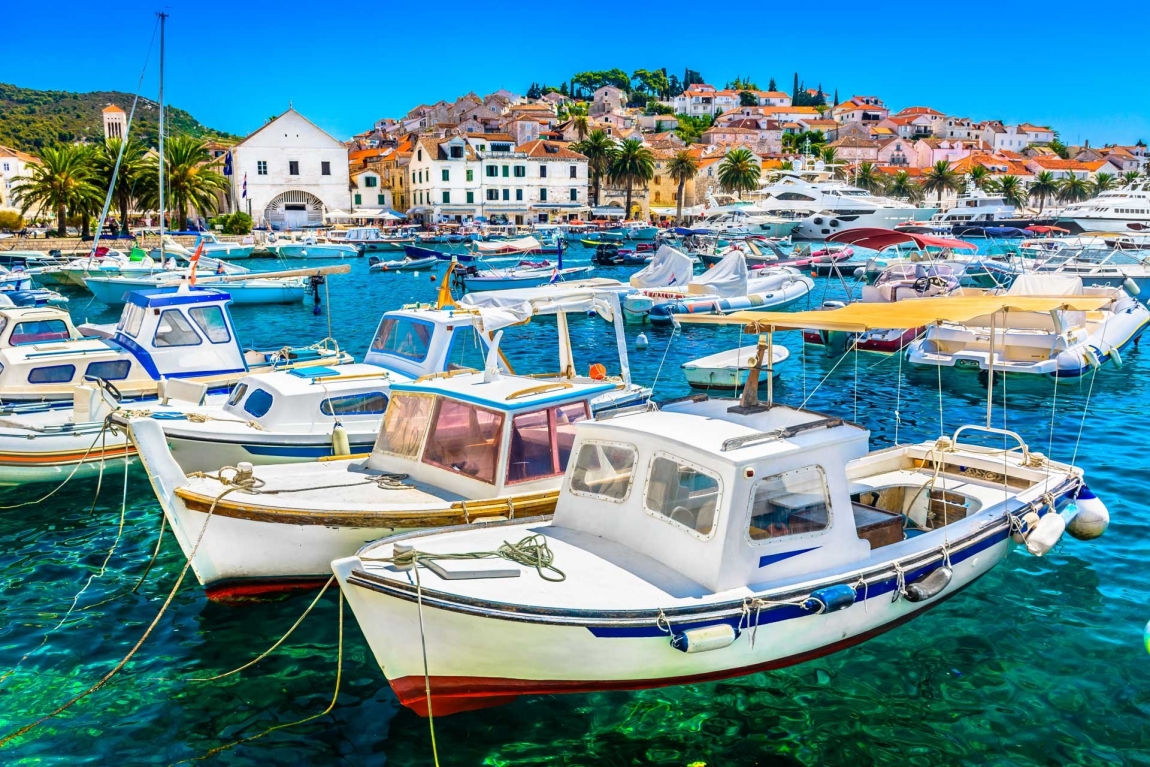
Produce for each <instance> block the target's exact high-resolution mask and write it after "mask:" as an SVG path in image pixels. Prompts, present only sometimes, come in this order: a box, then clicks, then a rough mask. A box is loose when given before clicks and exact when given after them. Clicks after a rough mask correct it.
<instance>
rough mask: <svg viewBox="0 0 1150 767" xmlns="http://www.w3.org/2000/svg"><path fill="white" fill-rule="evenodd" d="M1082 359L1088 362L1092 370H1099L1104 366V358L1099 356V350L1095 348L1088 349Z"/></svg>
mask: <svg viewBox="0 0 1150 767" xmlns="http://www.w3.org/2000/svg"><path fill="white" fill-rule="evenodd" d="M1059 356H1062V355H1059ZM1082 358H1083V359H1084V360H1085V361H1086V364H1087V365H1089V366H1090V367H1092V368H1098V367H1101V366H1102V358H1101V357H1099V356H1098V350H1097V349H1095V348H1094V347H1093V346H1087V347H1086V350H1085V351H1084V352H1082Z"/></svg>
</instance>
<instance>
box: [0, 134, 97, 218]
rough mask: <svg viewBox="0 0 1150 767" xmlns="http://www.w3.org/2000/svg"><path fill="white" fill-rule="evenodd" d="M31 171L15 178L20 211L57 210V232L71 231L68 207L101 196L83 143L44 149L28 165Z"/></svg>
mask: <svg viewBox="0 0 1150 767" xmlns="http://www.w3.org/2000/svg"><path fill="white" fill-rule="evenodd" d="M27 172H28V175H27V176H26V177H24V178H21V179H19V180H18V181H16V183H15V184H13V186H12V193H13V195H14V196H15V197H16V199H18V200H19V201H20V205H21V215H23V214H26V213H27V212H28V211H29V210H30V209H31V208H33V207H37V208H46V209H49V210H53V209H54V210H55V212H56V232H57V234H58V235H59V236H60V237H65V236H67V234H68V211H69V210H70V209H78V208H80V207H83V206H84V204H85V200H86V199H89V198H94V197H98V196H99V190H98V189H97V188H96V187H95V185H94V184H92V169H91V166H90V165H89V164H88V155H87V153H86V152H85V151H84V150H83V148H82V147H78V146H62V147H59V148H56V149H51V148H49V149H45V150H44V151H43V152H42V154H41V156H40V162H39V163H32V164H29V165H28V171H27Z"/></svg>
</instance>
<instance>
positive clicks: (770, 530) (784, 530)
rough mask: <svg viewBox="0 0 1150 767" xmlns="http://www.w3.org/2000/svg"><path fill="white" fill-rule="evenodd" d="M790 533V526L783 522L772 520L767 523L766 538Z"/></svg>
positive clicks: (779, 536) (780, 536)
mask: <svg viewBox="0 0 1150 767" xmlns="http://www.w3.org/2000/svg"><path fill="white" fill-rule="evenodd" d="M790 534H791V528H789V527H787V525H786V524H785V523H783V522H772V523H771V524H769V525H767V537H768V538H782V537H783V536H786V535H790Z"/></svg>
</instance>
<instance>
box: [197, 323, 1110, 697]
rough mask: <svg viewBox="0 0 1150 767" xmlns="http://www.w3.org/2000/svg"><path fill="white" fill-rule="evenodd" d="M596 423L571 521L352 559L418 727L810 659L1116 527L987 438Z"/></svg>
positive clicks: (576, 470) (748, 406)
mask: <svg viewBox="0 0 1150 767" xmlns="http://www.w3.org/2000/svg"><path fill="white" fill-rule="evenodd" d="M808 314H818V313H817V312H812V313H808ZM786 316H787V315H786V314H782V313H772V314H771V315H770V317H768V318H767V322H768V323H770V322H775V321H779V318H785V317H786ZM752 317H753V314H751V313H742V314H741V315H740V317H738V318H736V320H737V321H739V322H740V324H741V323H743V322H746V323H749V324H750V325H757V323H756V322H755V321H754V320H753V319H751V318H752ZM725 319H726V320H728V321H729V320H730V319H731V318H725ZM761 348H762V344H760V349H761ZM759 354H760V355H761V354H762V352H761V351H760V352H759ZM759 359H760V360H761V359H762V357H761V356H760V357H759ZM746 391H748V392H750V391H752V387H750V386H748V387H747V388H746ZM574 431H575V434H574V440H573V444H572V446H571V456H572V459H571V461H570V462H569V464H568V467H567V474H566V476H565V478H564V480H563V482H562V485H561V488H560V491H559V494H558V499H557V502H556V506H555V513H554V516H553V518H552V519H551V520H546V519H540V518H536V519H516V520H501V521H493V522H489V523H486V524H483V525H476V524H457V525H455V526H452V527H447V528H443V529H439V530H425V531H411V532H404V533H396V534H393V535H391V536H388V537H386V538H382V539H381V540H378V541H376V542H374V543H370V544H367V545H366V546H364V547H362V548H361V549H360V550H359V551H358V552H357V553H356V554H355V555H353V556H349V557H346V558H342V559H339V560H337V561H335V562H333V563H332V569H333V570H334V572H335V575H336V578H337V579H338V581H339V585H340V588H341V589H342V591H343V594H344V596H345V598H346V599H347V600H348V604H349V606H350V607H351V609H352V612H353V613H354V614H355V617H356V621H357V623H358V624H359V627H360V629H361V630H362V631H363V634H364V637H365V638H366V639H367V642H368V646H369V647H370V648H371V651H372V653H373V655H374V656H375V659H376V661H377V662H378V664H379V666H380V668H381V669H382V671H383V673H384V676H385V677H386V678H387V680H388V682H389V683H390V685H391V687H392V690H393V691H394V692H395V694H396V696H397V698H398V699H399V702H400V703H401V704H403V705H404V706H406V707H408V708H410V709H412V710H413V711H414V712H415V713H417V714H419V715H423V716H432V715H434V716H435V717H441V716H446V715H450V714H454V713H457V712H461V711H468V710H475V709H481V708H486V707H490V706H496V705H500V704H504V703H508V702H510V701H512V700H515V699H516V698H518V697H520V696H535V695H554V694H562V693H592V692H606V691H616V690H637V689H648V688H656V687H662V686H669V685H681V684H694V683H700V682H710V681H714V680H719V679H725V678H730V677H737V676H742V675H746V674H751V673H756V672H762V671H769V670H773V669H778V668H783V667H787V666H792V665H795V664H799V663H803V662H805V661H808V660H811V659H813V658H818V657H821V656H824V655H828V654H830V653H833V652H836V651H838V650H842V649H845V648H847V647H851V646H853V645H857V644H859V643H861V642H864V641H866V640H867V639H870V638H871V637H874V636H877V635H878V634H881V633H883V632H885V631H888V630H891V629H894V628H896V627H897V626H899V625H901V624H903V623H905V622H907V621H909V620H912V619H914V618H916V617H918V616H920V615H922V614H923V613H925V612H926V611H927V610H929V609H930V608H932V607H934V606H936V605H939V604H941V603H943V602H945V601H946V600H948V599H949V598H951V597H953V596H956V595H957V594H958V593H959V592H961V591H962V590H963V589H965V588H966V587H967V586H969V585H971V584H972V583H974V582H975V581H977V580H978V579H979V578H981V577H982V576H984V575H986V574H987V573H988V572H990V571H991V570H992V569H993V568H994V567H995V566H996V565H998V564H1000V563H1001V562H1002V561H1003V560H1005V559H1006V557H1007V556H1008V554H1009V553H1010V551H1011V549H1012V546H1011V544H1012V539H1016V540H1017V541H1019V542H1021V544H1022V545H1024V546H1025V547H1026V550H1027V551H1029V552H1030V553H1031V554H1033V555H1036V556H1041V555H1043V554H1045V553H1046V552H1048V551H1049V550H1050V548H1051V547H1052V546H1053V545H1054V544H1055V543H1057V541H1058V540H1059V539H1060V538H1061V537H1062V535H1063V534H1064V533H1065V532H1066V531H1069V532H1070V534H1071V535H1073V536H1074V537H1077V538H1081V539H1092V538H1097V537H1098V536H1099V535H1101V534H1103V532H1104V531H1105V529H1106V527H1107V525H1108V522H1109V513H1108V511H1107V510H1106V507H1105V504H1104V503H1103V502H1102V501H1101V500H1100V499H1098V498H1097V497H1096V496H1095V495H1094V494H1093V493H1092V492H1091V491H1090V490H1089V488H1087V486H1086V484H1085V481H1084V476H1083V472H1082V470H1081V469H1079V468H1077V467H1076V466H1073V465H1070V464H1066V463H1060V462H1056V461H1053V460H1050V459H1049V458H1046V457H1044V456H1041V455H1040V454H1038V453H1035V452H1032V451H1031V450H1030V449H1029V446H1028V445H1027V444H1026V443H1025V442H1024V441H1023V440H1022V438H1021V437H1020V436H1018V435H1017V434H1015V433H1014V432H1008V431H1004V430H1001V429H993V428H987V427H983V426H979V425H967V426H962V427H960V428H959V429H958V430H956V431H955V432H953V434H950V435H945V436H941V437H939V438H938V439H935V440H929V441H926V442H921V443H918V444H899V445H896V446H894V447H888V448H883V449H878V450H871V449H870V447H869V444H868V443H869V438H870V433H869V431H868V430H867V429H865V428H863V427H862V426H858V425H855V424H852V423H849V422H847V421H845V420H843V419H842V418H839V417H836V416H834V415H828V414H824V413H819V412H814V411H810V410H805V409H802V408H794V407H788V406H785V405H781V404H777V403H772V402H771V401H770V400H769V399H768V401H767V402H766V403H760V402H759V401H758V398H757V396H751V397H747V396H746V395H744V398H743V399H742V400H729V399H709V398H707V397H706V395H697V396H694V397H690V398H687V399H685V400H681V401H677V402H673V403H669V404H665V405H663V406H661V407H659V408H658V409H650V408H642V409H636V410H633V411H631V412H629V413H625V414H618V415H616V416H614V417H612V418H608V419H594V420H587V421H583V422H580V423H579V424H578V425H577V426H576V427H575V430H574ZM987 436H989V437H992V438H994V440H996V441H997V442H998V443H999V444H1002V445H1003V447H1001V448H994V447H984V446H983V445H982V444H978V443H977V441H976V440H977V438H979V437H981V438H982V439H985V438H986V437H987ZM972 437H974V438H975V439H971V438H972ZM209 530H210V528H209ZM258 556H259V555H258V553H253V554H251V555H250V557H249V559H250V560H251V561H255V560H257V559H258Z"/></svg>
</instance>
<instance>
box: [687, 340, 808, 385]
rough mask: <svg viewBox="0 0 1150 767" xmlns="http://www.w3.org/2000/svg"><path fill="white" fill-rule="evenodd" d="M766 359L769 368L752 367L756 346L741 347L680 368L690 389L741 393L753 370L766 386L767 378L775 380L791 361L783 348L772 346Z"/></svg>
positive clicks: (692, 361)
mask: <svg viewBox="0 0 1150 767" xmlns="http://www.w3.org/2000/svg"><path fill="white" fill-rule="evenodd" d="M767 354H768V355H769V356H768V357H766V359H769V360H770V364H767V365H760V366H758V367H756V366H755V361H756V357H755V346H754V345H753V344H752V345H749V346H740V347H738V348H737V349H728V350H726V351H723V352H718V353H716V354H708V355H707V356H706V357H700V358H699V359H697V360H691V361H690V362H684V363H683V364H682V365H681V366H680V367H681V369H682V371H683V375H684V376H685V377H686V379H687V383H689V384H690V385H691V388H693V389H704V390H708V391H709V390H711V389H728V390H732V389H741V388H743V387H744V386H745V385H746V383H747V379H748V378H749V377H750V375H751V370H752V369H753V370H755V371H757V372H758V375H759V382H760V383H763V382H766V380H767V378H768V377H770V378H778V377H779V375H780V374H781V373H782V365H783V363H784V362H786V361H787V360H788V359H790V356H791V354H790V351H789V350H788V349H787V348H786V347H785V346H780V345H778V344H772V345H771V348H770V349H769V350H768V352H767Z"/></svg>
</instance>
